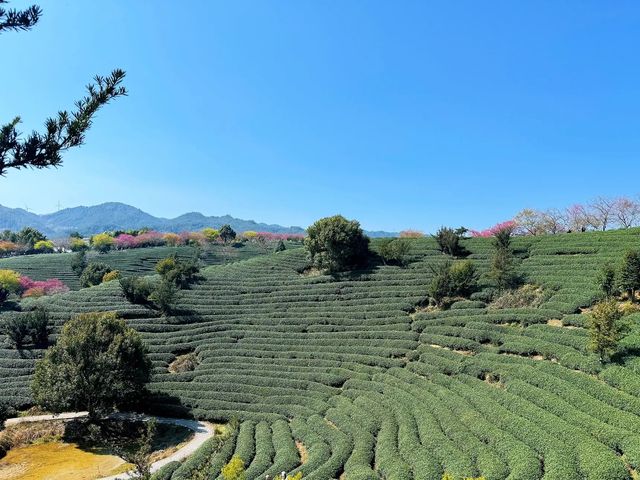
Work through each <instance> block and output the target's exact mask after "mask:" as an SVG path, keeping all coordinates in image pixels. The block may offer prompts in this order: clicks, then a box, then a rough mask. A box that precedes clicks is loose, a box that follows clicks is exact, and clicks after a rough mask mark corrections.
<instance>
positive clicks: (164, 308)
mask: <svg viewBox="0 0 640 480" xmlns="http://www.w3.org/2000/svg"><path fill="white" fill-rule="evenodd" d="M176 293H177V289H176V286H175V284H174V283H173V282H171V281H168V280H162V281H161V282H160V283H159V284H158V285H156V287H155V288H154V289H153V291H152V292H151V294H150V295H149V300H151V301H152V302H153V303H154V305H155V306H156V308H158V310H160V311H161V312H162V313H164V314H165V315H167V314H169V313H171V312H172V311H173V308H174V304H175V300H176Z"/></svg>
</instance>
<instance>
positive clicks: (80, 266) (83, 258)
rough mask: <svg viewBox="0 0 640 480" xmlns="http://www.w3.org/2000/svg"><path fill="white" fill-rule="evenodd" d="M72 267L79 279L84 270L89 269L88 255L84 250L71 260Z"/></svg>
mask: <svg viewBox="0 0 640 480" xmlns="http://www.w3.org/2000/svg"><path fill="white" fill-rule="evenodd" d="M70 266H71V270H72V271H73V273H75V274H76V275H77V276H78V277H79V276H81V275H82V272H83V271H84V269H85V268H87V254H86V252H85V251H84V249H83V250H80V251H78V252H77V253H75V254H74V255H73V257H72V258H71V265H70Z"/></svg>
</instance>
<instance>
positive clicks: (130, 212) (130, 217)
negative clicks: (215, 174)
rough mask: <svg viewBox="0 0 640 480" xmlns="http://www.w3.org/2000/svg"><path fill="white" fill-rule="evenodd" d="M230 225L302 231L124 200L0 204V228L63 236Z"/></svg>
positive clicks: (180, 230)
mask: <svg viewBox="0 0 640 480" xmlns="http://www.w3.org/2000/svg"><path fill="white" fill-rule="evenodd" d="M224 224H229V225H231V228H233V229H234V230H236V231H237V232H244V231H247V230H254V231H260V232H272V233H304V229H303V228H301V227H284V226H282V225H271V224H266V223H259V222H255V221H253V220H242V219H239V218H235V217H232V216H230V215H223V216H211V217H208V216H205V215H203V214H201V213H197V212H191V213H185V214H184V215H180V216H179V217H176V218H161V217H155V216H153V215H151V214H149V213H146V212H143V211H142V210H140V209H139V208H136V207H132V206H131V205H126V204H124V203H118V202H109V203H103V204H101V205H95V206H92V207H73V208H65V209H63V210H60V211H58V212H55V213H49V214H45V215H38V214H35V213H31V212H28V211H26V210H24V209H22V208H8V207H4V206H1V205H0V229H9V230H20V229H21V228H24V227H34V228H37V229H38V230H40V231H42V232H43V233H45V234H46V235H48V236H49V237H54V238H55V237H61V236H66V235H68V234H69V233H71V232H75V231H77V232H80V233H81V234H83V235H92V234H95V233H100V232H104V231H109V230H129V229H137V228H143V227H148V228H151V229H154V230H159V231H163V232H182V231H195V230H201V229H203V228H205V227H213V228H219V227H221V226H222V225H224Z"/></svg>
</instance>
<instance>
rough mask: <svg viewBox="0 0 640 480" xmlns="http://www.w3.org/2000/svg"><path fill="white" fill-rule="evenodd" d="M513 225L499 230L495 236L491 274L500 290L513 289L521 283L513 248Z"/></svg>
mask: <svg viewBox="0 0 640 480" xmlns="http://www.w3.org/2000/svg"><path fill="white" fill-rule="evenodd" d="M512 234H513V228H512V227H505V228H502V229H500V230H498V231H497V232H496V233H495V235H494V237H493V242H492V243H493V248H494V253H493V257H492V259H491V268H490V271H489V276H490V277H491V278H492V279H493V280H494V281H495V282H496V285H497V286H498V288H499V289H500V290H508V289H513V288H516V287H517V286H518V284H519V283H520V277H519V276H518V273H517V271H516V264H515V257H514V254H513V249H512V248H511V237H512Z"/></svg>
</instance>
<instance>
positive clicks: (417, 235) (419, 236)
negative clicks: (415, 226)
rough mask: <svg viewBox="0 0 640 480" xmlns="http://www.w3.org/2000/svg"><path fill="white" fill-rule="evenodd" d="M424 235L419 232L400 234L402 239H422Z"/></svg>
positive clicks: (406, 231)
mask: <svg viewBox="0 0 640 480" xmlns="http://www.w3.org/2000/svg"><path fill="white" fill-rule="evenodd" d="M422 237H424V233H422V232H421V231H419V230H402V231H401V232H400V238H422Z"/></svg>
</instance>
